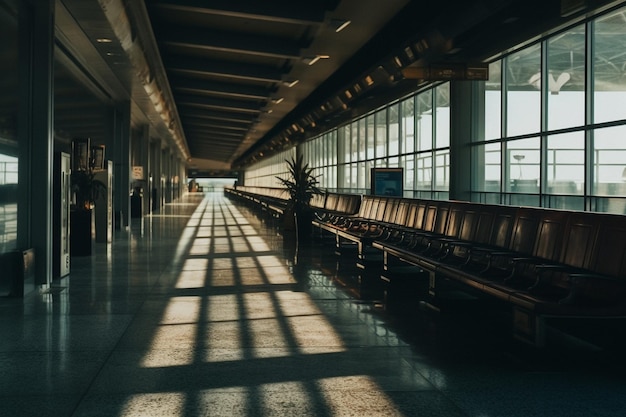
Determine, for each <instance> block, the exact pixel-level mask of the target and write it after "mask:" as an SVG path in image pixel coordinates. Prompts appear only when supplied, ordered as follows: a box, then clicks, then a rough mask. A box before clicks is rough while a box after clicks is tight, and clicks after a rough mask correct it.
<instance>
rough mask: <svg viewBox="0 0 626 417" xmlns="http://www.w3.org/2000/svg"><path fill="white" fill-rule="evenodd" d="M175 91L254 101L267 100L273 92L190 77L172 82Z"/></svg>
mask: <svg viewBox="0 0 626 417" xmlns="http://www.w3.org/2000/svg"><path fill="white" fill-rule="evenodd" d="M170 84H171V85H172V86H173V89H174V90H175V91H183V92H187V93H196V94H202V93H206V94H212V95H219V96H225V97H235V98H242V99H252V100H267V99H268V98H269V97H270V95H271V94H272V91H271V90H270V89H269V88H264V87H259V86H256V85H242V84H229V83H218V82H215V81H208V80H198V79H192V78H188V77H175V78H173V79H171V80H170Z"/></svg>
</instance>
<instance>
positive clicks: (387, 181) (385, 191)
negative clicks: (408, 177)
mask: <svg viewBox="0 0 626 417" xmlns="http://www.w3.org/2000/svg"><path fill="white" fill-rule="evenodd" d="M371 175H372V178H371V180H372V181H371V184H372V187H371V194H372V195H385V196H392V197H402V196H403V194H404V170H403V168H372V173H371Z"/></svg>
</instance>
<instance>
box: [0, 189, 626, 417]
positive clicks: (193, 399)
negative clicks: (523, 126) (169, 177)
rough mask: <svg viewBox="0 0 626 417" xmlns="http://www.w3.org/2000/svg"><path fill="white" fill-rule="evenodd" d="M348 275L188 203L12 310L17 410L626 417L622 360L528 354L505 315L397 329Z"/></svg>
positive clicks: (8, 407) (125, 416)
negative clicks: (353, 294) (497, 320)
mask: <svg viewBox="0 0 626 417" xmlns="http://www.w3.org/2000/svg"><path fill="white" fill-rule="evenodd" d="M294 255H297V256H294ZM342 274H343V275H342ZM349 274H351V272H350V268H349V267H348V268H345V267H343V266H342V265H340V264H338V263H337V261H336V259H335V258H334V256H333V254H332V250H330V249H329V248H328V247H325V246H324V245H319V244H314V245H312V246H311V247H308V248H306V250H302V249H300V250H299V251H298V253H297V254H296V253H295V248H294V247H293V245H291V244H285V243H283V240H282V238H281V237H280V236H279V235H277V233H276V231H275V230H273V229H272V228H270V227H266V226H265V225H264V224H263V223H262V222H260V221H259V219H258V218H256V217H255V216H253V215H252V214H250V213H249V212H248V211H247V210H246V209H244V208H239V207H238V206H235V205H233V204H232V203H231V202H230V201H228V200H226V199H224V198H223V197H222V195H221V194H220V193H209V194H204V195H202V194H196V195H187V196H185V199H184V201H183V202H181V203H176V204H168V205H167V206H166V207H165V208H164V210H163V211H162V213H161V214H156V215H152V216H148V217H145V218H144V219H142V220H139V219H133V223H132V227H131V228H130V231H129V232H128V233H126V232H123V233H117V235H116V237H115V241H114V242H113V243H112V244H111V245H102V244H97V245H96V252H95V254H94V256H91V257H85V258H73V259H72V270H71V275H70V276H69V277H67V278H64V279H62V280H59V281H58V282H55V286H54V288H53V289H52V290H51V291H50V292H49V293H47V294H43V295H31V296H28V297H27V298H26V299H25V300H11V299H0V335H1V337H0V415H2V416H37V417H43V416H55V417H57V416H68V417H69V416H72V417H78V416H90V417H94V416H107V417H129V416H150V417H156V416H168V417H171V416H174V417H178V416H180V417H195V416H246V417H248V416H250V417H252V416H259V417H265V416H298V417H300V416H322V417H331V416H332V417H335V416H367V417H372V416H442V417H443V416H445V417H454V416H476V417H494V416H561V415H563V416H570V417H571V416H585V417H588V416H623V415H626V380H624V378H623V375H622V374H621V373H620V372H613V371H612V370H610V369H608V366H607V367H605V368H604V369H603V368H602V366H603V365H601V366H598V364H604V363H605V362H603V361H599V362H594V363H593V365H591V366H590V365H589V364H588V362H586V361H585V360H583V356H582V355H580V356H577V355H565V356H563V360H560V359H559V358H558V357H555V356H553V355H551V354H548V355H546V356H544V355H541V356H540V355H536V354H533V353H529V352H528V350H527V349H523V348H517V347H516V345H515V344H511V343H509V341H508V339H506V338H505V339H502V338H498V337H493V338H490V337H489V332H490V329H491V327H490V326H491V324H492V323H491V322H490V321H487V322H486V324H485V325H482V326H481V325H474V326H473V327H472V326H471V325H468V322H467V321H465V320H463V318H462V317H456V318H454V319H450V320H449V319H447V318H445V317H442V318H440V319H438V320H436V321H431V320H422V319H418V318H414V319H413V320H414V321H411V322H407V321H399V320H397V319H396V320H394V319H393V318H392V317H386V315H385V314H384V313H383V312H382V311H381V309H380V308H378V306H377V305H376V304H375V303H370V302H362V301H359V300H355V299H353V298H350V297H349V296H348V295H347V294H348V293H347V292H346V291H344V290H342V289H341V288H340V287H339V286H338V285H337V281H346V280H348V278H349V277H348V278H346V276H345V275H349ZM344 278H346V279H344ZM402 335H406V337H405V336H402ZM538 357H539V359H538V360H537V361H536V362H529V361H528V360H529V359H533V358H534V359H537V358H538ZM572 358H574V359H572ZM577 358H578V359H577ZM577 361H578V363H577Z"/></svg>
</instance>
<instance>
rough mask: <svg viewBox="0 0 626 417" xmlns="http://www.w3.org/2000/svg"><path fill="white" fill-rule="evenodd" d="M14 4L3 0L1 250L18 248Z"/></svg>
mask: <svg viewBox="0 0 626 417" xmlns="http://www.w3.org/2000/svg"><path fill="white" fill-rule="evenodd" d="M14 3H16V2H12V1H4V0H0V39H2V48H0V86H1V91H2V94H0V253H4V252H7V251H10V250H14V249H16V248H17V187H18V172H17V168H18V142H17V140H18V135H17V119H18V117H17V111H18V101H19V100H18V95H19V90H18V86H19V77H18V49H19V48H18V18H17V5H16V4H14Z"/></svg>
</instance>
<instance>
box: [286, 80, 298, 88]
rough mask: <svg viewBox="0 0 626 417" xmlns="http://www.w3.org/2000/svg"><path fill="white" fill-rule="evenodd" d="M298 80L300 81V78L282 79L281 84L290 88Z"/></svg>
mask: <svg viewBox="0 0 626 417" xmlns="http://www.w3.org/2000/svg"><path fill="white" fill-rule="evenodd" d="M299 82H300V80H285V81H283V85H285V86H287V87H289V88H291V87H293V86H294V85H296V84H298V83H299Z"/></svg>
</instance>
